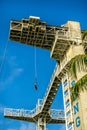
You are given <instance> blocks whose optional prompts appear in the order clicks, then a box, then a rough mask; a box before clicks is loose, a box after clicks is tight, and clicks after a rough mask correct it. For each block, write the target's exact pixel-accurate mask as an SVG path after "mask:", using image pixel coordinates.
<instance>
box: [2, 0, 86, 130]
mask: <svg viewBox="0 0 87 130" xmlns="http://www.w3.org/2000/svg"><path fill="white" fill-rule="evenodd" d="M31 15H32V16H38V17H40V18H41V20H43V21H46V22H47V23H48V24H51V25H62V24H64V23H66V21H68V20H73V21H79V22H80V23H81V28H82V29H87V1H86V0H43V1H41V0H37V1H35V0H0V16H1V19H0V65H1V64H2V62H3V55H4V50H5V47H6V44H8V46H7V49H6V56H5V60H4V62H3V66H2V68H0V130H35V124H32V123H27V122H23V121H16V120H11V119H4V117H3V109H4V108H5V107H12V108H24V109H33V108H34V107H35V105H36V102H37V99H38V98H43V96H44V93H45V91H46V88H47V86H48V83H49V80H50V77H51V75H52V72H53V69H54V66H55V63H56V62H55V60H53V59H50V52H49V51H46V50H42V49H36V53H37V75H38V91H35V90H34V81H35V73H34V48H33V47H31V46H27V45H23V44H19V43H16V42H12V41H10V40H9V38H8V36H9V28H10V21H11V20H12V19H14V20H21V19H22V18H28V17H29V16H31ZM60 99H61V100H60ZM52 108H54V109H63V100H62V89H61V87H60V89H59V91H58V93H57V95H56V98H55V100H54V102H53V104H52ZM47 128H48V129H49V130H53V129H55V130H65V125H47Z"/></svg>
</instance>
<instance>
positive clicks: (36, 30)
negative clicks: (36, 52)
mask: <svg viewBox="0 0 87 130" xmlns="http://www.w3.org/2000/svg"><path fill="white" fill-rule="evenodd" d="M76 34H77V32H76ZM76 34H74V30H72V32H70V28H69V27H68V26H67V24H65V25H64V26H51V25H47V24H46V22H43V21H41V20H40V18H39V17H33V16H30V18H29V19H22V20H21V21H15V20H12V21H11V25H10V35H9V38H10V40H12V41H16V42H19V43H23V44H27V45H31V46H36V47H39V48H43V49H46V50H49V51H50V56H51V58H54V59H56V60H57V64H56V66H55V69H54V72H53V74H52V77H51V80H50V83H49V85H48V88H47V91H46V93H45V96H44V98H43V99H39V100H38V103H37V105H36V108H35V109H33V110H23V109H12V108H5V111H4V116H5V117H7V118H12V119H17V120H25V121H29V122H35V123H36V130H47V129H46V123H49V124H51V123H52V124H59V123H62V124H63V123H65V113H64V111H63V110H51V109H50V107H51V104H52V102H53V100H54V97H55V95H56V93H57V91H58V89H59V86H60V83H61V82H62V77H63V76H64V75H66V72H67V70H68V67H69V65H70V60H71V59H72V58H73V57H74V56H73V57H70V58H69V57H68V58H67V57H66V53H67V51H68V50H69V48H70V47H71V45H79V44H81V42H82V41H81V37H80V36H79V34H78V36H76ZM63 82H64V81H63ZM69 123H70V122H69ZM67 130H68V129H67Z"/></svg>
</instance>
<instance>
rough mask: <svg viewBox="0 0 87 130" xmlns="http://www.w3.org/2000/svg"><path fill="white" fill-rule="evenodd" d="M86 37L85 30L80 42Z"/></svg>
mask: <svg viewBox="0 0 87 130" xmlns="http://www.w3.org/2000/svg"><path fill="white" fill-rule="evenodd" d="M86 36H87V30H86V31H85V32H84V33H83V35H82V40H84V39H85V37H86Z"/></svg>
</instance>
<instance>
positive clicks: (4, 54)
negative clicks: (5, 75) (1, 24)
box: [0, 41, 8, 75]
mask: <svg viewBox="0 0 87 130" xmlns="http://www.w3.org/2000/svg"><path fill="white" fill-rule="evenodd" d="M7 47H8V41H7V42H6V44H5V49H4V53H3V58H2V62H1V64H0V75H1V72H2V68H3V65H4V61H5V58H6V52H7Z"/></svg>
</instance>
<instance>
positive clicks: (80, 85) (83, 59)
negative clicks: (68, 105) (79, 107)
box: [69, 30, 87, 101]
mask: <svg viewBox="0 0 87 130" xmlns="http://www.w3.org/2000/svg"><path fill="white" fill-rule="evenodd" d="M86 36H87V30H86V31H85V32H84V33H83V35H82V44H83V46H84V52H85V54H83V55H78V56H76V57H74V58H73V59H72V60H71V62H70V69H69V71H70V72H71V74H72V75H73V76H74V78H77V75H76V66H77V65H78V64H79V63H80V64H85V65H86V66H87V42H85V39H86ZM70 90H71V101H74V100H75V99H77V98H79V95H80V92H81V91H84V90H87V74H86V75H85V76H83V77H82V78H81V79H80V80H78V81H77V83H76V84H75V85H74V87H72V88H71V89H70Z"/></svg>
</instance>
